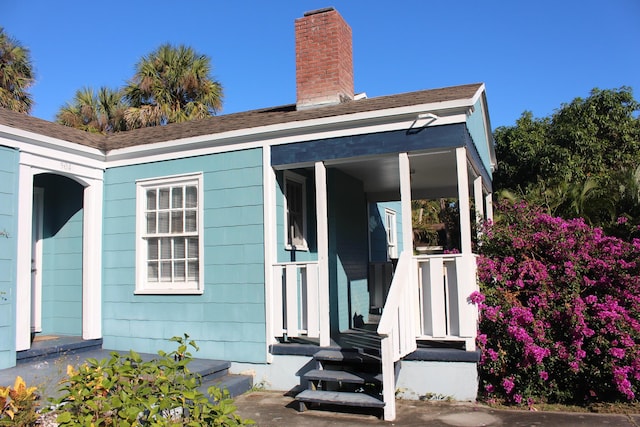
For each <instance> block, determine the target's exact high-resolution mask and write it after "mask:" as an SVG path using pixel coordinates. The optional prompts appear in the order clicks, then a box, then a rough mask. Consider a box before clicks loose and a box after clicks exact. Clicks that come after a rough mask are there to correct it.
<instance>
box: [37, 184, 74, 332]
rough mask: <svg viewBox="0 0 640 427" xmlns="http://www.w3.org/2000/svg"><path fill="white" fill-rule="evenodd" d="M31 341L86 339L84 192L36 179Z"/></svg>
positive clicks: (72, 187)
mask: <svg viewBox="0 0 640 427" xmlns="http://www.w3.org/2000/svg"><path fill="white" fill-rule="evenodd" d="M32 218H33V224H32V230H33V231H32V241H33V243H32V250H31V253H32V259H31V336H32V339H33V338H35V339H38V338H42V337H45V336H59V335H71V336H81V335H82V315H83V313H82V310H83V307H82V300H83V295H82V288H83V286H82V285H83V234H84V232H83V230H84V186H83V185H81V184H80V183H78V182H77V181H74V180H72V179H70V178H68V177H66V176H62V175H57V174H53V173H41V174H37V175H34V177H33V215H32Z"/></svg>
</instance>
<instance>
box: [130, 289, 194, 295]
mask: <svg viewBox="0 0 640 427" xmlns="http://www.w3.org/2000/svg"><path fill="white" fill-rule="evenodd" d="M203 293H204V291H203V290H202V289H136V290H135V291H134V292H133V294H134V295H202V294H203Z"/></svg>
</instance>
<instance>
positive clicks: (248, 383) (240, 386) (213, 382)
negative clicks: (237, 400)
mask: <svg viewBox="0 0 640 427" xmlns="http://www.w3.org/2000/svg"><path fill="white" fill-rule="evenodd" d="M211 386H215V387H217V388H219V389H220V390H227V391H228V392H229V395H230V397H236V396H240V395H241V394H244V393H246V392H247V391H249V390H251V387H253V377H252V376H250V375H236V374H226V375H223V376H221V377H218V378H213V379H208V380H206V381H204V380H203V382H202V384H200V387H198V390H199V391H200V392H202V393H203V394H204V395H205V396H208V397H209V394H208V392H207V389H208V388H209V387H211Z"/></svg>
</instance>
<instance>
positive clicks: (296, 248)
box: [284, 245, 309, 252]
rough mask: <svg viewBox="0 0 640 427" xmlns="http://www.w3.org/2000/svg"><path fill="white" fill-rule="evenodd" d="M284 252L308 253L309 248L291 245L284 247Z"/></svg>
mask: <svg viewBox="0 0 640 427" xmlns="http://www.w3.org/2000/svg"><path fill="white" fill-rule="evenodd" d="M284 250H285V251H296V252H309V247H308V246H306V245H305V246H291V245H285V247H284Z"/></svg>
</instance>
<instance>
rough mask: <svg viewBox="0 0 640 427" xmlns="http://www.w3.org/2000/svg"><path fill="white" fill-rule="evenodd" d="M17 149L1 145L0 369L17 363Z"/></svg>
mask: <svg viewBox="0 0 640 427" xmlns="http://www.w3.org/2000/svg"><path fill="white" fill-rule="evenodd" d="M18 160H19V153H18V151H17V150H14V149H12V148H7V147H3V146H0V179H1V181H0V182H2V185H1V186H0V187H1V190H0V232H3V233H6V235H5V236H0V271H2V274H1V275H0V313H2V316H1V317H0V369H4V368H9V367H11V366H14V365H15V363H16V348H15V342H16V340H15V330H16V325H15V317H16V309H15V304H16V301H15V288H16V261H17V260H16V255H17V246H16V245H17V240H16V235H17V230H18V215H17V212H18Z"/></svg>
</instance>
